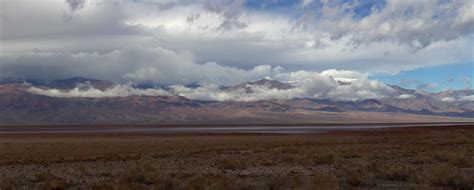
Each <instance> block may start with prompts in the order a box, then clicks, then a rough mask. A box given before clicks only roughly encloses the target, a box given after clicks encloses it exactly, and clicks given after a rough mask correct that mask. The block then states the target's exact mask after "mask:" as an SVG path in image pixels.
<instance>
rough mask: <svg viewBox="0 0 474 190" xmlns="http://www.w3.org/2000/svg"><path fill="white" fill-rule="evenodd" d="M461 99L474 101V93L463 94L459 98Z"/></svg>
mask: <svg viewBox="0 0 474 190" xmlns="http://www.w3.org/2000/svg"><path fill="white" fill-rule="evenodd" d="M459 101H474V95H470V96H463V97H461V98H460V99H459Z"/></svg>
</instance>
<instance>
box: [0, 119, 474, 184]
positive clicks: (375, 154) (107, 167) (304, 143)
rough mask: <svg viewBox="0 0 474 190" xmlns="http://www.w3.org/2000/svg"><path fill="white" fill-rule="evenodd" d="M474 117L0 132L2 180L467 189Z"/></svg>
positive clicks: (471, 179) (473, 156)
mask: <svg viewBox="0 0 474 190" xmlns="http://www.w3.org/2000/svg"><path fill="white" fill-rule="evenodd" d="M473 187H474V126H468V127H455V126H453V127H417V128H397V129H374V130H366V131H341V132H330V133H322V134H305V135H146V134H88V135H81V134H77V135H75V134H67V135H66V134H50V135H44V134H43V135H0V189H2V190H3V189H352V188H355V189H420V188H421V189H427V188H428V189H472V188H473Z"/></svg>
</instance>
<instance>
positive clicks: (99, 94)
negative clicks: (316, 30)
mask: <svg viewBox="0 0 474 190" xmlns="http://www.w3.org/2000/svg"><path fill="white" fill-rule="evenodd" d="M204 67H205V66H204ZM218 67H221V66H218ZM261 67H262V68H260V67H256V69H255V68H254V69H252V70H238V72H242V73H241V74H242V75H243V76H246V75H250V76H253V75H254V73H255V72H257V71H256V70H263V71H266V73H272V72H274V71H275V70H279V71H278V72H276V73H273V77H274V78H275V79H276V80H279V81H287V82H290V83H291V85H292V86H293V88H290V89H276V88H273V89H271V88H269V87H267V86H258V85H247V88H251V89H252V92H251V93H247V92H246V89H245V88H240V89H231V90H229V89H222V88H220V86H219V85H217V84H215V83H207V84H204V85H203V86H201V87H198V88H188V87H185V86H183V85H172V86H170V87H169V89H168V90H163V89H137V88H133V87H131V86H130V85H116V86H114V87H112V88H109V89H106V90H104V91H102V90H98V89H95V88H93V87H91V86H79V87H76V88H74V89H72V90H69V91H62V90H58V89H41V88H36V87H30V88H29V92H31V93H35V94H40V95H45V96H52V97H66V98H70V97H89V98H103V97H124V96H132V95H138V96H171V95H178V96H183V97H186V98H190V99H195V100H211V101H245V102H247V101H258V100H284V99H293V98H317V99H333V100H346V101H353V100H362V99H380V98H385V97H391V96H393V94H394V90H393V89H392V88H390V87H389V86H386V85H384V84H383V83H380V82H378V81H373V80H369V79H368V78H367V76H366V75H364V74H360V73H358V72H353V71H338V70H327V71H323V72H321V73H317V72H307V71H298V72H282V71H281V68H280V69H275V68H267V66H261ZM226 69H228V68H226ZM264 73H265V72H264ZM261 78H263V77H261Z"/></svg>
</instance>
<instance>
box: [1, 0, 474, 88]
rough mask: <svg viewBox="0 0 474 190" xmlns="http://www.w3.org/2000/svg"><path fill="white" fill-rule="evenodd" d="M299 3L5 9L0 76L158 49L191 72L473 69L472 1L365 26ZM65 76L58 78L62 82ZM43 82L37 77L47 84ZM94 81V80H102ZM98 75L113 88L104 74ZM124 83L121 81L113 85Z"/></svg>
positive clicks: (340, 7)
mask: <svg viewBox="0 0 474 190" xmlns="http://www.w3.org/2000/svg"><path fill="white" fill-rule="evenodd" d="M295 2H296V3H297V4H300V3H304V2H306V3H304V4H306V7H305V8H303V9H302V8H301V7H299V6H297V5H295V6H289V7H287V9H288V10H290V9H291V8H294V9H295V10H290V11H289V12H290V13H286V12H285V13H283V12H278V11H271V10H266V9H258V10H256V9H254V8H249V7H247V4H246V3H245V2H244V1H242V0H225V1H168V0H165V1H154V0H153V1H151V0H150V1H148V0H145V1H129V0H121V1H84V0H68V1H48V2H40V1H31V0H17V1H12V0H7V1H4V2H2V7H0V9H1V10H0V11H1V12H2V14H0V17H1V19H0V25H1V26H2V30H0V42H1V43H2V47H1V50H0V59H2V61H1V62H0V67H9V68H13V67H11V64H10V63H9V62H11V61H12V59H19V60H22V61H23V64H24V65H26V64H27V63H26V61H29V62H31V63H28V64H31V65H35V64H36V63H35V61H34V59H31V57H32V56H33V55H30V53H31V52H40V53H44V54H55V55H61V56H58V57H57V58H53V57H54V56H50V57H49V59H51V60H50V61H47V62H46V63H38V64H36V65H39V64H43V66H37V68H43V69H44V70H46V69H51V70H52V71H54V73H57V72H56V71H58V70H59V69H55V68H54V67H53V68H50V66H51V65H54V66H58V64H52V63H50V62H61V61H63V62H64V65H67V64H69V63H68V62H65V61H67V60H66V59H61V58H66V57H68V56H73V55H77V54H80V53H82V54H94V53H97V54H99V55H106V54H109V53H111V52H117V51H118V52H121V51H122V50H123V49H125V48H127V47H130V46H132V47H133V46H142V47H147V48H155V47H161V48H163V49H166V50H169V51H172V52H175V53H177V54H179V55H183V54H187V55H185V57H186V56H191V57H192V61H193V62H194V63H197V64H205V63H208V62H216V63H217V64H219V65H221V66H230V67H234V68H239V69H252V68H254V67H256V66H258V65H271V66H273V67H275V66H284V67H285V68H287V69H288V70H291V71H298V70H301V69H307V70H316V71H321V70H326V69H331V68H336V69H345V70H357V71H361V72H384V73H396V72H399V71H402V70H410V69H414V68H419V67H425V66H433V65H442V64H451V63H461V62H465V61H466V60H471V59H472V52H471V51H470V48H469V47H470V46H471V44H472V34H473V29H472V26H473V24H472V22H473V17H472V11H470V10H472V6H473V5H472V1H468V0H464V1H442V2H437V1H417V2H412V1H407V2H400V1H391V0H390V1H387V3H384V4H382V5H380V6H379V5H377V6H373V8H368V10H369V11H368V13H366V14H364V15H361V16H357V15H358V14H359V13H357V10H358V8H360V6H362V5H361V4H360V3H361V2H363V1H349V2H344V3H343V2H339V1H335V2H334V1H333V2H332V3H330V2H327V3H326V1H321V2H322V5H321V6H317V5H320V4H321V3H319V2H318V3H316V2H313V3H309V2H311V1H295ZM45 5H46V6H45ZM71 10H74V11H71ZM292 11H293V12H296V13H294V14H292ZM19 13H21V14H19ZM294 15H303V16H302V17H301V18H297V17H296V16H294ZM45 26H47V27H45ZM123 47H125V48H123ZM413 49H416V50H417V51H416V53H413V51H412V50H413ZM386 52H390V55H389V56H387V53H386ZM13 56H14V57H13ZM43 58H44V56H43ZM4 59H9V60H8V61H9V62H4ZM53 59H56V60H53ZM140 59H142V58H140ZM143 59H145V58H143ZM160 59H161V58H160ZM160 59H158V60H160ZM163 59H165V60H166V59H167V57H166V56H165V57H163ZM128 60H131V59H128ZM104 61H105V60H104ZM155 61H156V59H150V60H147V61H146V62H148V63H151V64H154V62H155ZM140 62H145V61H144V60H140ZM5 65H7V66H5ZM91 65H92V64H86V63H84V65H82V67H86V66H87V67H89V68H91V67H94V68H91V70H99V71H100V70H103V68H102V67H108V65H113V64H111V63H107V62H101V63H100V64H94V65H93V66H91ZM102 65H106V66H102ZM120 65H121V66H120V68H123V67H131V69H132V71H130V74H129V75H128V76H129V77H130V78H140V77H141V76H140V75H146V73H144V72H145V70H148V68H152V67H153V65H147V64H141V66H143V67H140V68H138V67H137V66H136V65H133V62H129V63H121V64H120ZM124 65H127V66H124ZM59 67H62V68H64V67H65V66H59ZM18 68H20V67H18ZM108 68H111V67H108ZM65 69H66V70H65V71H64V72H63V73H68V72H69V70H68V69H67V68H65ZM20 70H22V69H20ZM40 70H41V69H40ZM79 70H81V69H79ZM134 72H136V73H134ZM160 72H161V71H160ZM14 73H21V72H14ZM40 73H43V75H44V76H42V77H48V75H49V74H50V73H47V72H40ZM96 73H97V75H96V76H94V77H95V78H104V77H102V76H101V75H100V74H98V72H96ZM161 73H163V72H161ZM81 74H82V73H77V74H74V76H75V75H81ZM102 74H103V75H105V76H106V77H108V78H111V76H110V75H111V74H110V72H109V73H107V72H104V73H102ZM120 74H124V73H120ZM21 75H22V76H26V77H30V76H29V75H31V76H38V75H39V74H35V73H32V72H26V73H21ZM120 78H122V75H120V76H119V77H117V76H114V79H120Z"/></svg>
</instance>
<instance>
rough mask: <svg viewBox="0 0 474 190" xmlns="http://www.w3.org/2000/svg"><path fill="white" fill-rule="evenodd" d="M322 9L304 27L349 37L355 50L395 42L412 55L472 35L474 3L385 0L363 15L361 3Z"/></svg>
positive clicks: (329, 4) (465, 0) (328, 4)
mask: <svg viewBox="0 0 474 190" xmlns="http://www.w3.org/2000/svg"><path fill="white" fill-rule="evenodd" d="M321 3H322V6H321V7H320V8H319V9H318V10H316V11H314V10H310V13H314V12H318V13H319V14H315V15H314V16H313V17H308V16H306V17H304V18H305V20H304V22H302V24H304V25H305V26H306V27H312V28H314V29H315V30H316V31H320V32H321V33H327V34H329V35H330V36H331V38H333V39H340V38H345V37H348V38H350V39H351V40H350V42H351V43H352V44H354V45H355V46H359V45H363V44H368V43H373V42H377V41H385V40H388V41H395V42H397V43H401V44H406V45H408V46H410V48H411V49H412V50H414V51H416V50H420V49H422V48H425V47H427V46H429V45H431V44H432V43H434V42H437V41H444V40H446V41H449V40H452V39H455V38H458V37H461V36H464V35H469V34H472V33H473V32H474V27H473V26H474V25H473V24H474V14H473V12H472V8H473V7H474V2H473V1H470V0H461V1H398V0H388V1H386V2H385V3H379V4H375V5H373V6H371V9H369V10H368V11H367V12H368V13H367V14H366V15H362V13H360V12H358V11H357V10H359V9H360V8H361V6H365V5H366V4H363V3H362V2H360V1H349V2H346V3H334V2H333V1H321Z"/></svg>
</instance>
